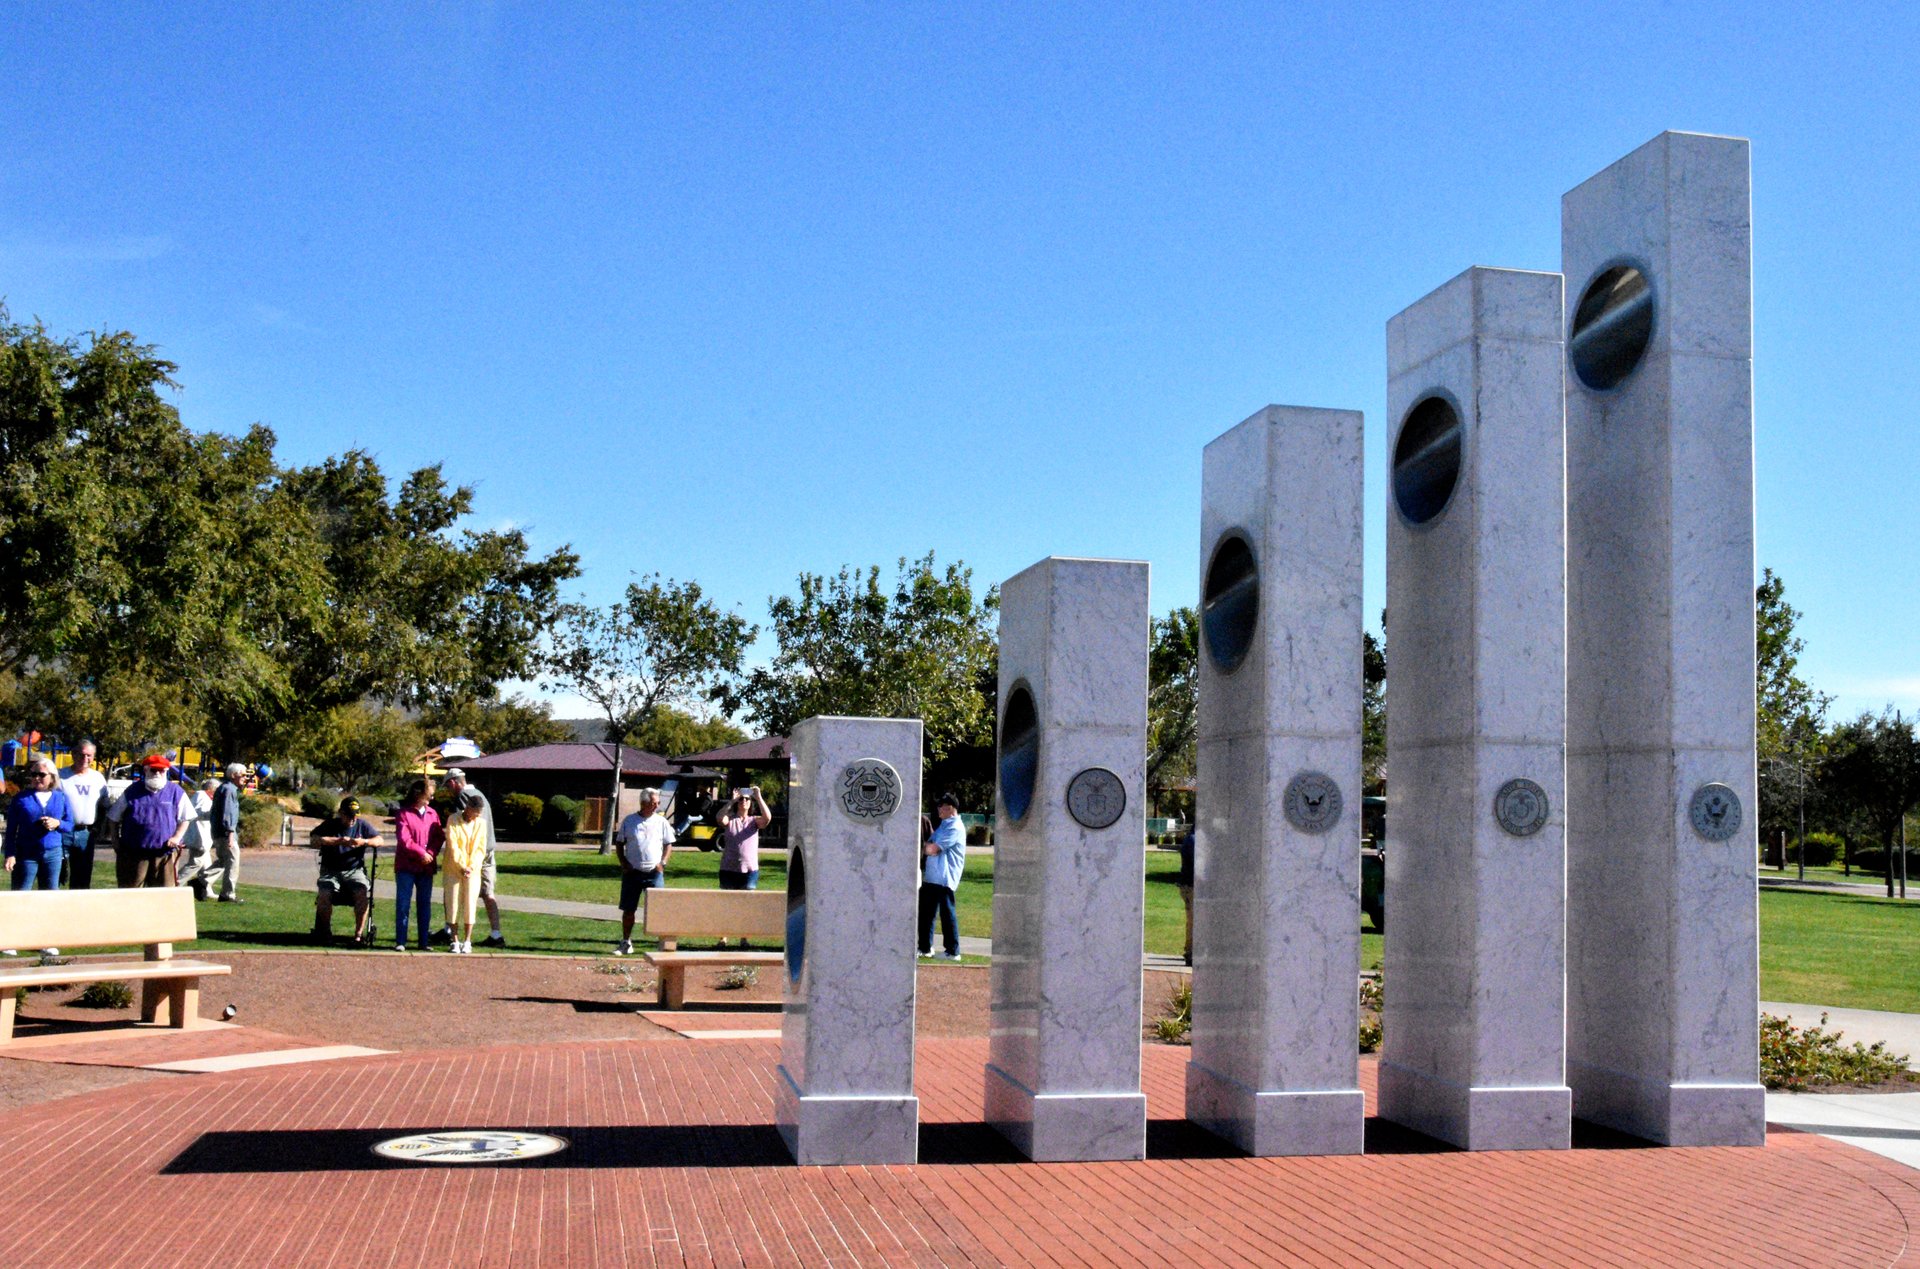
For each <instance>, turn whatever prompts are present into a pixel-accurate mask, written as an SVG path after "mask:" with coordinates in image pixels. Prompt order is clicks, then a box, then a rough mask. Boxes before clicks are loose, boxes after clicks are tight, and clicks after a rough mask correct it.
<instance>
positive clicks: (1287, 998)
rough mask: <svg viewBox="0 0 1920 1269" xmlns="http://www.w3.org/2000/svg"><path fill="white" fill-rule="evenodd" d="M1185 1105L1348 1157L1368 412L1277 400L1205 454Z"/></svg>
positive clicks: (1352, 1121)
mask: <svg viewBox="0 0 1920 1269" xmlns="http://www.w3.org/2000/svg"><path fill="white" fill-rule="evenodd" d="M1200 506H1201V510H1200V543H1201V552H1202V555H1201V561H1200V568H1201V579H1202V580H1201V592H1202V593H1201V603H1200V633H1201V656H1200V681H1199V694H1200V707H1199V746H1198V747H1199V794H1198V799H1197V800H1198V806H1199V817H1200V818H1199V825H1198V833H1197V850H1196V860H1195V863H1196V872H1195V879H1194V880H1195V885H1194V944H1193V961H1194V964H1193V1060H1192V1062H1191V1063H1190V1064H1189V1065H1188V1067H1187V1118H1189V1119H1191V1120H1193V1121H1194V1122H1196V1123H1198V1124H1200V1125H1202V1126H1203V1127H1205V1128H1207V1129H1209V1130H1210V1131H1212V1132H1214V1133H1217V1134H1218V1135H1220V1136H1222V1137H1225V1138H1226V1139H1227V1140H1229V1141H1231V1142H1233V1143H1234V1144H1236V1145H1238V1146H1239V1147H1240V1148H1241V1149H1243V1150H1246V1151H1247V1152H1248V1153H1250V1154H1256V1155H1284V1154H1358V1153H1360V1150H1361V1146H1362V1141H1363V1137H1364V1127H1365V1122H1366V1105H1365V1101H1364V1098H1363V1097H1362V1095H1361V1092H1360V1084H1359V1060H1358V1056H1357V1054H1356V1050H1355V1047H1354V1036H1355V1035H1356V1034H1357V1032H1358V1028H1359V993H1358V990H1357V988H1358V981H1359V975H1360V907H1359V889H1360V801H1361V783H1360V779H1361V777H1360V716H1361V691H1362V685H1361V677H1362V667H1361V646H1362V645H1361V619H1362V611H1361V601H1360V568H1361V514H1362V513H1361V416H1360V415H1359V413H1357V412H1355V411H1351V410H1314V409H1301V408H1295V407H1288V406H1269V407H1268V408H1266V409H1264V410H1262V411H1260V412H1259V413H1258V414H1256V415H1254V416H1253V417H1252V418H1250V419H1248V420H1246V422H1244V423H1242V424H1240V425H1239V426H1238V427H1236V428H1234V429H1233V430H1231V431H1229V432H1227V433H1226V434H1225V435H1223V436H1220V437H1218V438H1217V439H1215V440H1214V441H1213V442H1212V443H1211V444H1209V445H1208V446H1207V448H1206V454H1205V458H1204V461H1203V475H1202V478H1201V498H1200Z"/></svg>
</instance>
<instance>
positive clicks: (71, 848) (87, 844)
mask: <svg viewBox="0 0 1920 1269" xmlns="http://www.w3.org/2000/svg"><path fill="white" fill-rule="evenodd" d="M67 889H69V890H91V889H93V828H92V826H91V825H89V826H87V827H85V828H76V829H74V830H73V831H72V832H71V833H68V834H67Z"/></svg>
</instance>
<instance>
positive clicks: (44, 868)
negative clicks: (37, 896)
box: [13, 846, 66, 890]
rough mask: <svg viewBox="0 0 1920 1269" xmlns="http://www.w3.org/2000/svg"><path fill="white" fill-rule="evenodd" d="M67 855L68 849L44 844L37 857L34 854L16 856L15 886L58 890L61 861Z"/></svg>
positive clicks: (24, 888) (23, 888)
mask: <svg viewBox="0 0 1920 1269" xmlns="http://www.w3.org/2000/svg"><path fill="white" fill-rule="evenodd" d="M65 857H66V851H64V850H62V849H61V848H60V847H58V846H42V847H41V848H40V854H39V856H38V857H37V858H36V857H35V856H32V855H19V856H16V857H15V858H14V861H13V888H14V889H15V890H58V889H59V888H60V861H61V860H62V859H63V858H65Z"/></svg>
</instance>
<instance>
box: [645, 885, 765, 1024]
mask: <svg viewBox="0 0 1920 1269" xmlns="http://www.w3.org/2000/svg"><path fill="white" fill-rule="evenodd" d="M655 893H658V892H657V891H656V892H655ZM786 959H787V958H786V953H784V952H648V953H647V954H646V962H647V964H649V965H651V966H653V967H654V969H656V970H658V971H659V973H660V996H659V1005H660V1008H662V1009H680V1008H683V1007H684V1006H685V1005H686V1003H687V970H689V969H694V968H698V967H700V966H703V965H707V966H710V965H780V964H784V963H785V961H786Z"/></svg>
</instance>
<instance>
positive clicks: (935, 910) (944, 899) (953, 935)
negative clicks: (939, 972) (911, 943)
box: [920, 881, 960, 956]
mask: <svg viewBox="0 0 1920 1269" xmlns="http://www.w3.org/2000/svg"><path fill="white" fill-rule="evenodd" d="M935 916H938V917H939V918H940V940H941V944H942V946H943V947H944V949H945V951H946V953H947V955H949V956H958V955H960V920H959V914H958V913H956V912H955V911H954V906H953V888H952V887H951V886H936V885H934V884H933V883H932V882H931V881H923V882H921V883H920V951H921V953H922V954H923V955H924V954H925V953H927V952H931V951H932V950H933V918H934V917H935Z"/></svg>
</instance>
